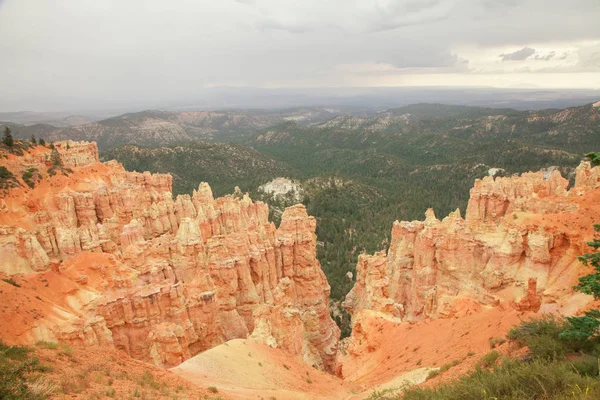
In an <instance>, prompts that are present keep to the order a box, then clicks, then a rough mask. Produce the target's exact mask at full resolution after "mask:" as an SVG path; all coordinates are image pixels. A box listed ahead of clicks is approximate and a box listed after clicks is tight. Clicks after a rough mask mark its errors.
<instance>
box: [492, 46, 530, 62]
mask: <svg viewBox="0 0 600 400" xmlns="http://www.w3.org/2000/svg"><path fill="white" fill-rule="evenodd" d="M534 54H535V49H532V48H531V47H523V48H522V49H521V50H517V51H514V52H512V53H503V54H500V55H499V56H498V57H502V61H522V60H525V59H527V58H529V57H531V56H532V55H534Z"/></svg>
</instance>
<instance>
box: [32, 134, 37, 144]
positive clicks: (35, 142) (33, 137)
mask: <svg viewBox="0 0 600 400" xmlns="http://www.w3.org/2000/svg"><path fill="white" fill-rule="evenodd" d="M31 143H33V144H34V145H35V144H37V140H36V139H35V135H31Z"/></svg>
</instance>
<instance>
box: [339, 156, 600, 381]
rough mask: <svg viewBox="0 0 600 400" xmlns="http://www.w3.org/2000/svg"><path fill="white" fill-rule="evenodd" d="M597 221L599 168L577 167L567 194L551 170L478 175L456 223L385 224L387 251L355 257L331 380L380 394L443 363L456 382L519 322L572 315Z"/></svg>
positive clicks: (429, 217)
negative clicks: (347, 316)
mask: <svg viewBox="0 0 600 400" xmlns="http://www.w3.org/2000/svg"><path fill="white" fill-rule="evenodd" d="M599 220H600V167H595V168H591V166H590V164H589V163H587V162H583V163H582V164H581V165H580V166H579V167H578V168H577V175H576V182H575V185H574V187H572V188H570V189H568V181H567V180H566V179H564V178H562V177H561V176H560V173H559V172H558V171H554V172H552V173H551V174H548V173H543V172H536V173H525V174H523V175H521V176H518V177H509V178H496V179H494V178H492V177H486V178H484V179H482V180H477V181H476V182H475V185H474V187H473V188H472V189H471V192H470V200H469V203H468V207H467V211H466V216H465V218H463V217H462V216H461V214H460V211H459V210H456V211H455V212H452V213H450V215H449V216H447V217H446V218H444V219H443V220H441V221H440V220H439V219H437V218H436V217H435V215H434V212H433V210H431V209H430V210H427V212H426V214H425V221H413V222H398V221H396V222H394V224H393V228H392V240H391V244H390V247H389V250H388V252H387V254H385V253H383V252H380V253H377V254H375V255H364V254H363V255H361V256H359V259H358V264H357V268H356V273H357V276H356V283H355V285H354V287H353V289H352V290H351V291H350V293H349V294H348V295H347V297H346V300H345V302H344V303H343V305H344V307H345V308H346V309H347V310H348V311H349V312H350V313H351V314H352V335H351V337H350V338H348V339H345V340H344V341H343V342H342V343H341V344H340V352H339V357H338V365H337V373H338V375H339V376H342V377H344V378H345V379H346V380H349V381H352V382H353V383H354V384H357V385H361V387H362V388H364V389H367V388H371V389H372V388H378V389H380V390H384V389H386V388H390V387H398V386H401V384H402V382H404V381H405V380H408V381H411V382H414V383H419V382H423V381H425V379H426V377H427V373H428V368H430V367H436V366H437V367H439V366H440V365H442V364H444V363H449V362H452V361H454V360H466V361H465V362H464V363H463V367H461V368H460V370H461V371H462V373H466V372H468V368H471V367H473V366H474V364H475V363H476V360H477V359H478V357H480V356H481V355H482V354H485V353H486V352H488V351H489V348H490V347H489V343H488V341H489V340H490V339H492V338H494V337H498V336H502V335H505V334H506V332H507V331H508V329H509V328H510V327H511V326H514V325H515V324H518V323H519V320H522V319H526V318H528V316H530V315H533V313H535V312H559V313H561V314H565V315H569V314H573V313H575V312H577V311H578V310H580V309H581V308H583V307H585V306H586V305H587V304H588V303H589V302H590V301H591V300H592V297H591V296H587V295H584V294H581V293H574V292H573V290H572V286H573V285H575V284H576V282H577V278H578V277H579V276H581V275H584V274H586V273H588V272H589V271H588V270H587V269H586V267H584V266H583V265H582V264H581V263H580V262H579V261H578V260H577V257H578V256H579V255H581V254H582V253H585V252H587V251H589V250H591V249H590V248H588V247H587V242H588V241H589V240H590V239H591V238H592V237H593V227H592V225H593V224H594V223H598V221H599Z"/></svg>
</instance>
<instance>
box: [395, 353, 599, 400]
mask: <svg viewBox="0 0 600 400" xmlns="http://www.w3.org/2000/svg"><path fill="white" fill-rule="evenodd" d="M576 387H579V388H587V390H588V394H589V397H587V398H588V399H594V398H600V390H599V386H598V385H597V384H595V381H594V380H593V379H591V378H587V377H582V376H580V375H578V374H577V373H576V372H575V371H573V368H572V367H571V366H570V365H568V364H566V363H557V362H547V361H542V360H536V361H533V362H531V363H522V362H518V361H505V362H503V363H502V365H501V366H499V367H496V368H495V369H494V370H486V369H477V370H476V371H475V372H473V373H471V374H469V375H467V376H464V377H462V378H461V379H460V380H458V381H456V382H452V383H447V384H442V385H440V386H438V387H437V388H435V389H423V388H419V387H411V388H409V389H407V390H406V392H405V394H404V397H403V398H402V399H403V400H482V399H484V400H492V399H503V400H504V399H507V400H520V399H546V400H550V399H560V398H565V399H566V398H570V399H573V398H581V399H583V398H585V397H574V395H573V394H572V393H574V392H575V390H574V388H576ZM563 396H564V397H563ZM396 399H398V397H396Z"/></svg>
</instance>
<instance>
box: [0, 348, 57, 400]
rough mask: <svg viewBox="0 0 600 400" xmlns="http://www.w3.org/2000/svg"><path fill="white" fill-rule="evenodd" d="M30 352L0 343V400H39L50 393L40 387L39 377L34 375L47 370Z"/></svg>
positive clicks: (47, 389) (47, 388)
mask: <svg viewBox="0 0 600 400" xmlns="http://www.w3.org/2000/svg"><path fill="white" fill-rule="evenodd" d="M30 353H31V350H30V349H28V348H26V347H22V346H7V345H5V344H4V343H2V342H1V341H0V399H14V400H26V399H27V400H40V399H45V398H46V397H47V394H49V392H51V390H50V389H49V387H45V388H43V390H39V389H42V387H41V386H42V385H40V382H41V377H39V376H37V377H35V376H34V374H35V373H41V372H47V371H48V368H47V367H45V366H43V365H41V364H40V362H39V360H38V359H37V358H35V357H31V356H30Z"/></svg>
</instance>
